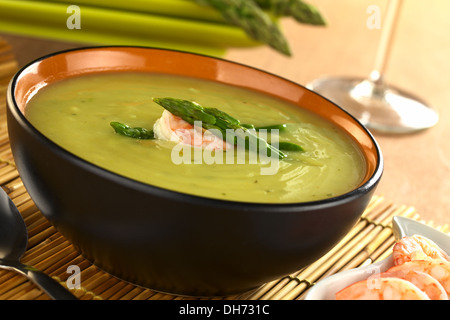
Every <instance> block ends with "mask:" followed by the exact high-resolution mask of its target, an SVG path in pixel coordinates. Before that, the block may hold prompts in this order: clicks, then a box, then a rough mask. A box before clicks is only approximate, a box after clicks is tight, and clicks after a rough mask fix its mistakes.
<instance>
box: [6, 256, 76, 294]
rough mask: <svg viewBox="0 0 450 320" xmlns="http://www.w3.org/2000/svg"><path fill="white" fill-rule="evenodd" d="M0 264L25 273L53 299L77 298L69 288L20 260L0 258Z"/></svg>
mask: <svg viewBox="0 0 450 320" xmlns="http://www.w3.org/2000/svg"><path fill="white" fill-rule="evenodd" d="M0 264H1V265H0V267H2V268H4V269H9V270H14V271H16V272H18V273H21V274H23V275H25V276H26V277H27V278H28V279H30V280H31V281H33V282H34V283H35V284H36V285H37V286H39V288H41V289H42V290H43V291H45V292H46V293H47V294H48V295H49V296H50V297H51V298H52V299H54V300H78V299H77V298H76V297H75V296H74V295H73V294H72V293H71V292H70V291H69V290H67V289H66V288H64V287H63V286H62V285H61V284H59V283H58V282H57V281H56V280H54V279H53V278H52V277H50V276H49V275H47V274H45V273H43V272H41V271H39V270H38V269H36V268H34V267H31V266H27V265H25V264H23V263H20V262H15V261H5V260H1V259H0Z"/></svg>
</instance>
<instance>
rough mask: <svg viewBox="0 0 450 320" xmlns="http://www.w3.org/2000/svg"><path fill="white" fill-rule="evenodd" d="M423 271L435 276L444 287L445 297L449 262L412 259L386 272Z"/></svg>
mask: <svg viewBox="0 0 450 320" xmlns="http://www.w3.org/2000/svg"><path fill="white" fill-rule="evenodd" d="M411 270H413V271H419V272H424V273H427V274H429V275H430V276H432V277H433V278H435V279H436V280H437V281H439V283H440V284H441V285H442V287H443V288H444V290H445V292H446V293H447V297H448V295H449V294H450V262H448V261H442V260H440V259H427V260H413V261H409V262H405V263H403V264H401V265H398V266H394V267H392V268H390V269H389V270H388V271H387V272H394V273H395V272H405V271H411Z"/></svg>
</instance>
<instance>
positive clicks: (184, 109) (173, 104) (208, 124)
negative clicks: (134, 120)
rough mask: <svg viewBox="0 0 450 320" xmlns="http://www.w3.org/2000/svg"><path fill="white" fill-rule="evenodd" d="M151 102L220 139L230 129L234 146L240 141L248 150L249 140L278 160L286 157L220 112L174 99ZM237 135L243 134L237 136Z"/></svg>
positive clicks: (159, 99)
mask: <svg viewBox="0 0 450 320" xmlns="http://www.w3.org/2000/svg"><path fill="white" fill-rule="evenodd" d="M153 101H154V102H156V103H157V104H159V105H160V106H162V107H163V108H165V109H166V110H168V111H169V112H171V113H172V114H174V115H176V116H178V117H180V118H182V119H183V120H185V121H187V122H189V123H190V124H194V121H201V123H202V127H203V128H205V129H207V130H211V129H216V130H217V131H218V132H220V133H221V138H222V139H223V138H224V137H226V133H227V132H226V131H227V130H229V129H231V130H234V132H235V133H237V134H236V139H235V141H234V143H235V144H237V143H238V139H240V141H242V142H243V143H244V145H245V146H246V148H248V147H249V145H248V144H247V139H249V138H250V139H252V140H253V141H256V142H258V147H259V148H265V149H266V150H267V154H268V155H270V156H271V155H272V153H273V154H274V155H277V156H278V157H279V159H284V158H285V157H286V156H287V155H286V154H285V153H284V152H282V151H281V150H279V149H277V148H275V147H274V146H272V145H271V144H269V143H267V141H265V140H264V139H261V138H259V137H258V136H257V135H255V134H254V133H253V132H252V130H249V129H248V128H246V127H243V126H242V125H241V124H240V121H239V120H237V119H235V118H233V117H232V116H230V115H229V114H227V113H225V112H223V111H221V110H218V109H215V108H204V107H202V106H201V105H199V104H198V103H196V102H192V101H188V100H181V99H175V98H153ZM212 132H215V130H212ZM239 133H244V134H243V135H239Z"/></svg>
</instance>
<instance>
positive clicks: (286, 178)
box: [25, 73, 365, 203]
mask: <svg viewBox="0 0 450 320" xmlns="http://www.w3.org/2000/svg"><path fill="white" fill-rule="evenodd" d="M153 97H173V98H179V99H186V100H194V101H196V102H198V103H199V104H201V105H204V106H208V107H213V108H218V109H220V110H223V111H225V112H227V113H228V114H230V115H232V116H233V117H235V118H237V119H239V120H240V121H241V123H251V124H254V125H255V126H265V125H272V124H280V123H283V124H286V125H287V130H285V131H282V132H280V133H279V141H286V142H292V143H296V144H298V145H301V146H302V148H303V149H304V151H287V152H286V153H287V158H285V159H282V160H278V161H275V160H274V159H272V158H270V159H269V161H262V160H263V159H262V158H261V159H260V158H256V161H255V158H254V157H253V156H251V154H252V151H243V150H242V149H236V150H233V152H231V151H224V152H223V154H222V156H221V155H220V154H219V152H216V153H211V152H207V151H206V150H201V149H200V153H198V150H197V149H196V148H189V149H186V148H184V147H186V146H183V147H181V146H180V145H179V144H177V143H176V142H172V141H165V140H160V139H154V140H139V139H133V138H129V137H125V136H122V135H119V134H117V133H115V131H114V129H113V128H112V127H111V126H110V122H112V121H119V122H122V123H125V124H127V125H129V126H131V127H143V128H147V129H152V127H153V125H154V123H155V121H156V120H157V119H158V118H159V117H161V114H162V112H163V111H164V109H163V108H162V107H161V106H160V105H158V104H156V103H155V102H154V101H153V100H152V98H153ZM25 116H26V117H27V119H28V120H29V121H30V122H31V123H32V124H33V125H34V126H35V127H36V128H37V129H38V130H39V131H41V132H42V133H43V134H44V135H45V136H47V137H48V138H50V139H51V140H53V141H54V142H55V143H57V144H58V145H60V146H61V147H63V148H65V149H66V150H68V151H70V152H72V153H73V154H75V155H77V156H79V157H81V158H83V159H85V160H87V161H89V162H92V163H94V164H96V165H98V166H100V167H103V168H106V169H107V170H110V171H112V172H115V173H118V174H120V175H123V176H127V177H129V178H132V179H135V180H138V181H141V182H144V183H148V184H151V185H154V186H158V187H161V188H165V189H170V190H175V191H179V192H183V193H187V194H194V195H200V196H204V197H209V198H218V199H224V200H235V201H244V202H259V203H293V202H304V201H314V200H320V199H325V198H329V197H333V196H337V195H340V194H343V193H345V192H348V191H350V190H352V189H354V188H355V187H356V186H358V185H359V183H360V182H361V181H362V178H363V176H364V173H365V166H364V160H363V157H362V153H361V152H360V150H359V149H358V148H357V146H356V144H355V143H354V142H353V141H351V139H350V138H348V137H347V136H345V135H344V134H343V132H341V131H340V129H339V128H336V127H334V126H333V125H331V124H330V123H328V122H326V121H324V120H323V119H320V118H319V117H317V116H316V115H314V114H312V113H310V112H308V111H305V110H302V109H300V108H298V107H297V106H295V105H293V104H290V103H288V102H285V101H283V100H279V99H276V98H274V97H271V96H269V95H265V94H262V93H260V92H255V91H251V90H246V89H242V88H238V87H233V86H229V85H225V84H219V83H215V82H212V81H206V80H200V79H194V78H189V77H181V76H173V75H163V74H152V73H108V74H95V75H87V76H80V77H75V78H71V79H68V80H64V81H60V82H57V83H54V84H52V85H49V86H47V87H45V88H44V89H41V90H40V91H39V92H38V93H37V94H36V95H34V96H33V97H32V98H31V99H30V101H29V103H28V105H27V108H26V114H25ZM274 141H275V140H274ZM274 145H276V142H274ZM187 150H188V151H192V152H187ZM227 153H228V156H230V154H231V157H226V155H227ZM243 154H244V155H245V157H246V158H245V160H244V161H242V155H243ZM239 157H241V158H239ZM239 159H241V160H239ZM221 160H222V161H221ZM266 160H267V159H266ZM272 160H273V161H272Z"/></svg>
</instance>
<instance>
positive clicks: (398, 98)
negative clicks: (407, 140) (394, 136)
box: [306, 77, 439, 133]
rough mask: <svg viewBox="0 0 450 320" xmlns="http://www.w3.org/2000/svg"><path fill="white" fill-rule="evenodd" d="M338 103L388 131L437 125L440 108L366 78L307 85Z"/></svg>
mask: <svg viewBox="0 0 450 320" xmlns="http://www.w3.org/2000/svg"><path fill="white" fill-rule="evenodd" d="M306 87H307V88H308V89H310V90H313V91H315V92H317V93H319V94H320V95H322V96H324V97H325V98H327V99H329V100H331V101H332V102H334V103H336V104H337V105H338V106H340V107H341V108H343V109H344V110H346V111H347V112H348V113H350V114H351V115H353V116H354V117H355V118H356V119H358V120H359V121H360V122H361V123H362V124H363V125H365V126H366V127H367V128H369V129H373V130H376V131H380V132H384V133H411V132H415V131H419V130H423V129H427V128H430V127H432V126H434V125H435V124H436V123H437V122H438V119H439V116H438V114H437V112H436V111H434V110H433V109H432V108H430V107H429V106H428V105H427V104H425V103H424V102H423V101H421V100H419V98H417V97H415V96H413V95H412V94H410V93H408V92H405V91H402V90H400V89H398V88H395V87H392V86H387V85H384V84H381V82H373V81H370V80H368V79H362V78H345V77H328V78H320V79H317V80H314V81H313V82H311V83H309V84H307V86H306Z"/></svg>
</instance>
